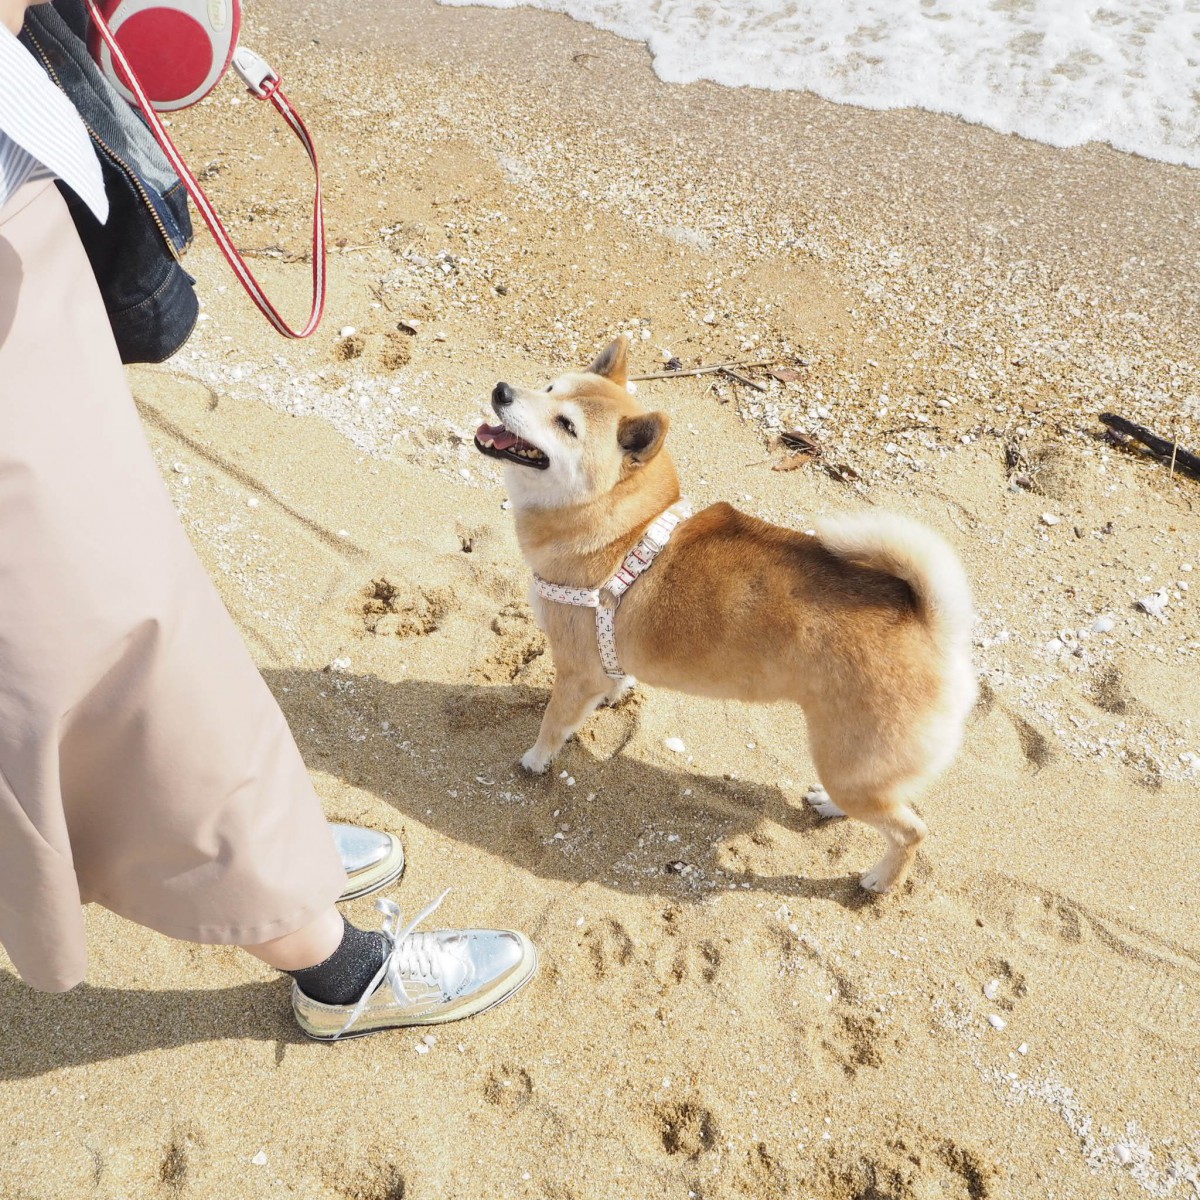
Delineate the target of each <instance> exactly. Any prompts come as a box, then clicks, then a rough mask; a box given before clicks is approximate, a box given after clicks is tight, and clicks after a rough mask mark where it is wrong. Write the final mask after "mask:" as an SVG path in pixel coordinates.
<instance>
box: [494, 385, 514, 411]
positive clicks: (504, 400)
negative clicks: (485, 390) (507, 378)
mask: <svg viewBox="0 0 1200 1200" xmlns="http://www.w3.org/2000/svg"><path fill="white" fill-rule="evenodd" d="M514 399H515V397H514V396H513V390H512V388H510V387H509V386H508V384H507V383H498V384H496V386H495V387H494V388H492V407H493V408H497V409H499V408H506V407H507V406H508V405H510V404H511V403H512V402H513V400H514Z"/></svg>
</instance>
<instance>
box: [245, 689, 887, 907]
mask: <svg viewBox="0 0 1200 1200" xmlns="http://www.w3.org/2000/svg"><path fill="white" fill-rule="evenodd" d="M265 676H266V679H267V682H268V683H269V684H270V686H271V689H272V691H273V692H274V693H275V695H276V697H277V699H278V700H279V703H280V705H281V706H282V708H283V710H284V712H285V714H286V715H287V717H288V720H289V723H290V725H291V727H292V729H293V731H294V733H295V736H296V739H297V741H298V743H299V745H300V749H301V752H302V753H303V754H304V757H305V761H306V762H307V763H308V764H309V766H310V767H312V768H317V769H319V770H322V771H325V772H327V773H329V774H334V775H338V776H340V777H341V778H342V779H344V780H345V781H346V782H347V783H349V784H351V785H352V786H354V787H356V788H362V789H365V790H367V791H370V792H372V793H374V794H375V795H377V796H379V797H381V798H382V799H384V800H386V801H387V802H388V803H389V804H391V805H392V806H393V807H394V808H396V809H397V810H398V811H399V812H400V813H402V814H404V815H405V816H407V817H410V818H412V819H413V820H415V821H418V822H421V823H423V824H425V825H427V826H430V827H432V828H435V829H437V830H438V831H439V832H441V833H443V834H445V835H446V836H448V837H450V838H452V839H454V840H456V841H459V842H465V843H468V844H470V845H473V846H477V847H479V848H480V849H481V850H484V851H486V852H487V853H488V854H491V855H496V856H497V857H500V858H503V859H506V860H508V861H509V862H511V863H513V864H514V865H516V866H519V867H521V868H523V869H525V870H528V871H530V872H533V873H534V874H536V875H539V876H541V877H543V878H547V879H558V880H563V881H566V882H568V883H575V884H580V883H586V882H599V883H603V884H605V885H606V886H611V887H616V888H618V889H620V890H623V891H629V892H636V893H662V894H670V895H671V896H672V897H673V898H674V897H678V898H679V899H683V900H686V899H689V898H692V899H700V898H702V897H703V896H704V895H707V894H711V890H712V889H713V888H714V887H723V888H728V887H730V886H738V887H743V886H746V887H748V888H750V889H751V890H763V891H769V892H771V893H773V894H780V895H785V896H795V897H801V898H804V897H808V898H822V899H829V900H833V901H835V902H837V903H839V904H842V905H844V906H846V907H848V908H854V909H857V908H859V907H860V906H861V905H862V904H863V903H864V902H865V901H867V900H868V898H867V897H866V895H865V893H863V892H862V890H861V889H860V888H859V886H858V883H857V879H856V877H854V876H852V875H850V874H841V875H835V876H833V877H832V878H805V877H802V876H800V875H792V874H789V873H787V872H786V870H784V871H778V870H777V871H776V872H773V873H772V874H771V875H769V876H768V875H761V874H758V873H756V872H754V871H753V870H750V869H747V868H745V867H739V865H738V863H737V861H736V854H735V855H734V856H733V860H732V861H731V860H730V859H729V857H728V856H727V857H726V860H725V861H724V863H723V864H722V865H720V866H718V865H717V863H716V861H715V853H716V848H717V846H718V844H728V843H729V842H730V841H731V840H736V836H737V835H738V834H745V833H751V832H753V831H755V830H759V829H761V828H762V827H763V826H764V825H765V824H767V823H773V824H775V825H777V826H780V827H782V828H783V829H784V830H788V831H794V832H795V833H796V834H797V836H800V835H801V834H802V833H806V832H810V831H812V830H813V829H814V828H816V827H817V826H818V825H819V824H821V823H820V822H819V821H818V820H817V818H816V817H815V815H814V814H813V813H811V812H810V811H809V810H808V809H807V807H805V806H804V805H803V804H802V802H800V801H799V800H798V799H789V798H788V797H787V796H786V795H785V794H784V793H783V792H782V791H781V790H780V789H779V788H778V787H775V786H770V785H765V784H762V783H754V782H749V781H745V780H735V779H729V778H726V777H723V776H712V775H702V774H696V773H692V772H687V771H678V770H669V769H666V768H663V767H659V766H656V765H654V764H652V763H647V762H645V761H639V760H637V759H634V758H631V757H628V756H627V755H625V754H624V753H621V750H622V748H623V746H624V745H625V744H626V743H627V742H628V741H629V740H630V738H631V737H632V736H633V733H634V730H635V727H636V718H635V717H633V716H631V715H630V714H629V713H627V712H625V711H624V706H622V707H618V708H617V709H615V710H614V709H602V710H601V711H600V712H598V713H597V714H595V715H594V716H593V717H592V718H591V719H590V721H589V722H588V724H587V725H585V727H584V729H583V730H581V734H580V739H579V740H577V741H572V742H571V743H569V744H568V745H567V746H566V747H565V748H564V749H563V751H562V752H561V753H560V754H559V756H558V758H557V759H556V760H555V762H554V764H553V767H552V768H551V771H550V772H549V774H547V775H546V776H542V777H535V776H531V775H529V774H527V773H525V772H524V771H522V770H521V769H520V768H519V767H518V766H517V760H518V759H519V757H520V755H521V753H522V752H523V751H524V750H525V749H527V748H528V746H529V745H530V744H531V743H532V742H533V739H534V737H535V736H536V733H537V728H538V722H539V720H540V718H541V713H542V709H543V708H544V707H545V704H546V701H547V699H548V693H547V692H546V691H544V690H543V689H540V688H532V687H527V686H522V685H511V686H494V687H493V686H478V685H473V684H461V685H452V684H445V683H437V682H429V681H422V680H406V681H402V682H399V683H391V682H388V681H385V680H382V679H379V678H378V677H376V676H373V675H354V676H349V675H340V674H334V673H331V672H329V671H311V670H268V671H266V672H265ZM385 725H386V728H385ZM361 739H365V740H361ZM562 772H567V773H568V774H570V775H571V776H577V777H578V783H577V784H576V786H574V787H568V786H567V785H566V782H565V780H563V779H562V778H561V777H560V776H561V773H562ZM589 796H590V797H592V798H591V799H589ZM556 814H557V815H556ZM346 819H350V817H347V818H346ZM839 824H840V823H839ZM564 825H565V826H569V828H568V829H567V830H566V831H565V832H564V831H563V829H562V826H564ZM668 830H670V831H675V833H676V835H677V836H678V840H671V835H670V834H668V832H667V831H668ZM555 834H558V835H559V836H558V837H556V836H555ZM807 857H809V858H811V857H812V856H811V854H809V855H808V856H807ZM772 862H773V864H774V865H775V866H776V867H777V868H778V865H779V864H778V857H777V856H775V857H773V859H772ZM703 881H707V883H705V882H703Z"/></svg>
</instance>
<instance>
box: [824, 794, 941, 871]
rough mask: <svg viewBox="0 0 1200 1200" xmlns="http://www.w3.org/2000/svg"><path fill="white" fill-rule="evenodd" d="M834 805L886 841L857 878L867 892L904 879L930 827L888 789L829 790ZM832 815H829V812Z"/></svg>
mask: <svg viewBox="0 0 1200 1200" xmlns="http://www.w3.org/2000/svg"><path fill="white" fill-rule="evenodd" d="M829 794H830V797H831V799H832V801H833V804H834V806H835V807H837V808H839V809H841V811H842V812H843V813H844V814H845V815H846V816H848V817H855V818H856V819H857V820H859V821H862V822H863V823H864V824H866V825H870V826H871V828H872V829H876V830H878V831H879V832H880V833H881V834H882V835H883V837H884V840H885V841H886V842H887V850H886V851H885V852H884V855H883V857H882V858H881V859H880V860H879V861H878V862H877V863H876V864H875V865H874V866H873V867H872V868H871V869H870V870H869V871H868V872H867V873H866V874H865V875H864V876H862V878H861V879H860V880H859V883H861V884H862V886H863V887H864V888H865V889H866V890H867V891H868V892H880V893H882V892H888V891H891V889H892V888H894V887H896V886H897V885H899V884H901V883H903V882H904V877H905V876H906V875H907V874H908V869H909V867H911V866H912V862H913V859H914V858H915V857H916V854H917V847H918V846H919V845H920V844H921V843H922V842H923V841H924V840H925V837H926V835H927V834H928V832H929V830H928V829H926V827H925V822H924V821H922V820H921V818H920V817H918V816H917V814H916V813H915V812H913V810H912V809H911V808H909V806H908V805H907V804H905V803H904V801H903V800H901V799H899V797H898V796H896V795H894V794H893V793H890V792H889V791H887V790H875V791H856V790H841V789H838V788H832V787H831V788H830V789H829ZM831 815H832V814H831Z"/></svg>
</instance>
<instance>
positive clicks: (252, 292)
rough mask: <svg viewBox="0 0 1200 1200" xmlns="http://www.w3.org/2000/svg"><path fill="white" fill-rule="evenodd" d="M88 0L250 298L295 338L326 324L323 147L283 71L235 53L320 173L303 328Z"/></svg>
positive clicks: (250, 82)
mask: <svg viewBox="0 0 1200 1200" xmlns="http://www.w3.org/2000/svg"><path fill="white" fill-rule="evenodd" d="M85 3H86V4H87V7H88V12H89V13H90V15H91V18H92V21H93V23H94V24H95V26H96V30H97V32H98V33H99V34H100V36H101V38H103V40H104V43H105V45H107V46H108V49H109V51H110V52H111V54H112V57H113V61H114V62H115V63H117V64H118V65H119V66H120V68H121V70H122V71H123V72H124V74H125V82H126V85H127V86H128V88H129V90H130V91H131V92H132V93H133V94H134V96H135V97H136V98H137V102H138V107H139V108H140V109H141V110H142V114H143V115H144V116H145V118H146V120H147V122H148V123H149V125H150V131H151V132H152V133H153V134H154V137H155V140H156V141H157V142H158V144H159V146H161V147H162V151H163V153H164V154H165V155H166V156H167V159H168V160H169V161H170V163H171V166H172V167H173V168H174V170H175V173H176V174H177V175H178V176H179V178H180V179H181V180H182V181H183V186H184V187H185V188H186V189H187V193H188V195H189V196H190V197H191V198H192V202H193V203H194V204H195V205H196V208H197V210H198V211H199V213H200V215H201V216H202V217H203V218H204V223H205V224H206V225H207V226H208V228H209V230H210V231H211V233H212V235H213V238H214V240H215V241H216V243H217V246H218V247H219V248H220V250H221V253H222V254H224V255H225V260H226V262H228V263H229V266H230V267H231V268H232V270H233V273H234V274H235V275H236V276H237V278H238V282H239V283H240V284H241V285H242V287H243V288H245V289H246V292H247V294H248V295H249V297H250V299H251V300H253V301H254V303H255V304H256V305H257V306H258V309H259V311H260V312H261V313H262V314H263V316H264V317H266V318H267V320H268V321H269V322H270V323H271V325H272V326H274V328H275V330H276V332H278V333H280V334H282V335H283V336H284V337H289V338H306V337H308V336H309V335H310V334H311V333H313V332H314V331H315V330H316V328H317V326H318V325H320V323H321V317H322V316H323V315H324V313H325V290H326V272H325V254H326V248H325V207H324V203H323V200H322V196H321V168H320V166H319V164H318V163H317V150H316V147H315V146H314V145H313V140H312V137H311V135H310V134H309V132H308V128H307V127H306V126H305V124H304V122H303V121H302V120H301V119H300V114H299V113H297V112H296V110H295V109H294V108H292V106H291V104H290V103H289V101H288V98H287V97H286V96H285V95H284V94H283V90H282V87H281V82H280V79H279V75H278V73H277V72H276V71H274V70H272V68H271V67H270V66H269V65H268V64H267V63H266V61H265V60H264V59H262V58H261V57H260V56H259V55H257V54H255V53H254V51H253V50H249V49H246V48H245V47H240V48H239V49H238V50H237V52H236V53H235V54H234V56H233V61H232V63H231V65H232V67H233V69H234V70H235V71H237V73H238V75H239V76H241V79H242V82H243V83H245V85H246V88H247V90H248V91H249V92H250V94H251V95H252V96H253V97H254V98H255V99H256V100H268V101H270V103H271V105H272V106H273V107H274V108H275V110H276V111H277V112H278V113H279V115H280V116H281V117H283V119H284V120H285V121H286V122H287V124H288V126H289V127H290V128H291V130H292V132H293V133H294V134H295V135H296V137H297V138H298V139H299V141H300V144H301V145H302V146H303V147H304V150H305V152H306V153H307V154H308V158H309V161H310V162H311V163H312V168H313V176H314V187H313V237H312V308H311V310H310V312H309V315H308V321H307V322H306V323H305V325H304V327H303V328H302V329H299V330H296V329H293V328H292V327H291V326H290V325H289V324H288V323H287V322H286V321H285V320H284V319H283V317H282V316H280V314H279V311H278V310H277V309H276V307H275V306H274V304H272V303H271V301H270V298H269V297H268V296H267V294H266V292H265V291H263V288H262V285H261V284H260V283H259V282H258V280H257V279H255V278H254V272H253V271H251V270H250V268H249V267H248V266H247V265H246V260H245V259H244V258H243V257H242V256H241V254H240V253H238V249H237V247H236V246H235V245H234V244H233V239H232V238H231V237H230V236H229V231H228V230H227V229H226V228H225V226H224V225H223V224H222V222H221V218H220V217H219V216H218V215H217V210H216V209H215V208H214V207H213V205H212V202H211V201H210V200H209V198H208V197H207V196H206V195H205V194H204V189H203V188H202V187H201V186H200V183H199V180H197V179H196V177H195V176H194V175H193V174H192V172H191V169H190V168H189V167H188V165H187V163H186V162H184V159H183V155H182V154H180V153H179V151H178V149H176V146H175V143H174V142H173V141H171V135H170V134H169V133H167V131H166V128H165V127H164V125H163V123H162V121H161V120H160V119H159V116H158V113H157V112H155V111H154V106H153V105H152V104H151V103H150V101H149V99H148V98H147V97H146V93H145V91H144V90H143V88H142V85H141V83H140V81H139V80H138V77H137V76H136V75H135V74H134V72H133V68H132V67H131V66H130V65H129V60H128V59H127V58H126V57H125V52H124V51H123V50H122V49H121V46H120V43H119V42H118V41H117V39H116V36H115V35H114V34H113V31H112V30H111V29H109V27H108V22H107V21H105V19H104V17H103V16H102V15H101V13H100V9H99V7H98V5H97V0H85Z"/></svg>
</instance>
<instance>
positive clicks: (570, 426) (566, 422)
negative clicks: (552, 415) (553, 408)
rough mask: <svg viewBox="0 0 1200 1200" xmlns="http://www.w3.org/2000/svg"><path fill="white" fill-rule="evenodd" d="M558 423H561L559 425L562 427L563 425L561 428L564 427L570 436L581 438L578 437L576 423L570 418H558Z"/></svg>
mask: <svg viewBox="0 0 1200 1200" xmlns="http://www.w3.org/2000/svg"><path fill="white" fill-rule="evenodd" d="M558 423H559V424H560V425H561V426H562V427H563V428H564V429H565V430H566V431H567V432H568V433H569V434H570V435H571V436H572V437H578V436H579V435H578V434H577V433H576V432H575V425H574V423H573V422H572V421H571V418H570V417H559V418H558Z"/></svg>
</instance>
